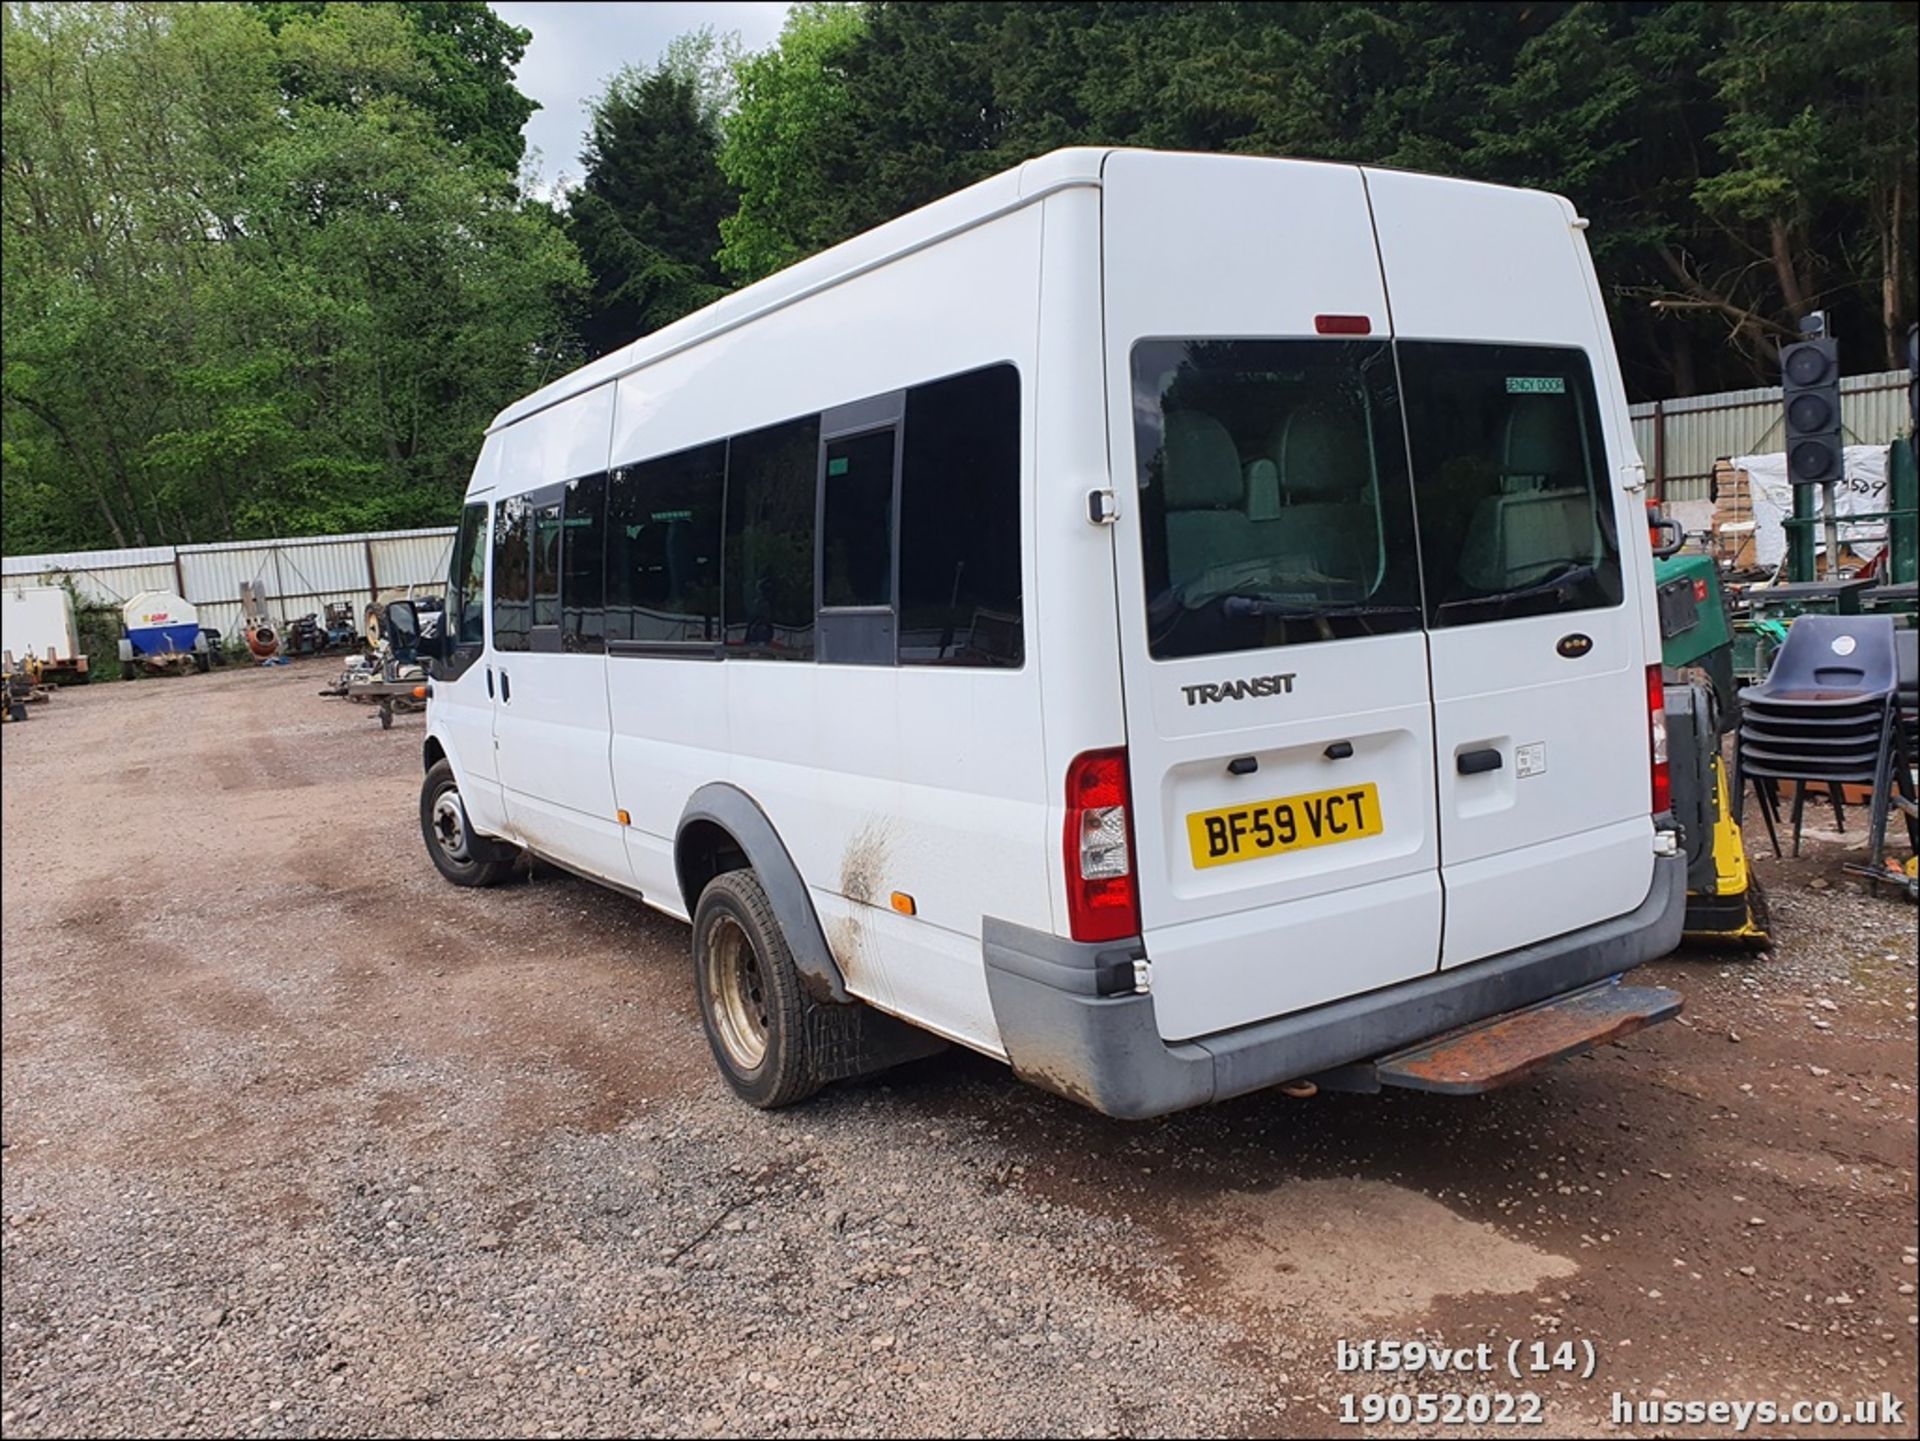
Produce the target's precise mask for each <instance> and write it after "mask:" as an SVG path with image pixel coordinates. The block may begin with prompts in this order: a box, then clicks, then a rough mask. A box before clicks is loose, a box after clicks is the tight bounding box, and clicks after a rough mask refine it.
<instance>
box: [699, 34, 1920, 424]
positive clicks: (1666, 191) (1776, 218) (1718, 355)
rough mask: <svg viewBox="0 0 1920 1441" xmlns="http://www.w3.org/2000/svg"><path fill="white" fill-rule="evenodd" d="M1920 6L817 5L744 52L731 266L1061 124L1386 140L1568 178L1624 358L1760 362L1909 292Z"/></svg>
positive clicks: (1265, 138) (1021, 153) (1851, 357)
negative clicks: (1818, 318) (1801, 328)
mask: <svg viewBox="0 0 1920 1441" xmlns="http://www.w3.org/2000/svg"><path fill="white" fill-rule="evenodd" d="M1916 13H1920V12H1917V8H1916V6H1915V5H1914V4H1913V3H1911V0H1900V3H1890V4H1874V3H1861V0H1848V3H1831V4H1814V3H1789V4H1761V3H1744V0H1742V3H1732V4H1725V3H1716V0H1680V3H1671V4H1643V3H1632V4H1598V3H1581V4H1564V3H1563V4H1537V5H1512V4H1499V3H1484V0H1470V3H1406V4H1386V3H1361V4H1335V3H1323V0H1307V3H1301V4H1291V5H1275V4H1249V3H1232V0H1209V3H1176V4H1150V3H1064V4H1006V3H996V0H949V3H943V4H939V5H924V4H901V3H872V4H863V5H857V6H855V5H810V6H797V7H795V9H794V10H793V12H792V14H791V16H790V18H789V21H788V24H787V28H786V30H785V32H784V33H783V34H782V35H781V37H780V39H779V41H778V43H777V44H775V45H774V46H773V47H772V48H770V49H769V50H767V51H764V52H762V53H760V54H757V55H750V56H748V57H746V58H745V59H743V60H742V61H741V62H740V64H739V65H738V66H737V67H736V77H737V81H738V97H737V102H736V103H737V107H738V108H737V110H736V111H735V113H734V114H733V115H732V116H730V117H729V118H728V121H727V124H726V141H725V145H724V147H723V150H722V153H721V165H722V168H723V169H724V170H725V171H726V174H727V176H728V178H729V179H730V180H731V181H732V182H733V184H734V186H735V187H736V189H737V190H738V191H739V197H740V200H739V208H738V210H737V211H736V212H735V214H734V215H732V216H731V217H729V218H728V219H726V220H724V221H722V222H721V225H720V234H721V236H722V238H723V240H724V245H723V247H722V249H721V256H720V258H721V263H722V265H723V266H724V267H725V268H726V271H727V273H728V274H729V275H731V276H733V277H735V278H736V279H738V280H742V281H745V280H754V279H758V278H759V277H761V276H764V275H767V274H770V273H771V272H773V271H774V270H777V269H779V268H781V267H783V266H785V265H789V264H791V263H792V262H793V261H795V260H798V259H800V258H802V257H804V256H806V255H810V254H812V253H814V252H815V251H817V250H819V249H821V248H823V247H825V246H827V245H831V244H834V243H836V242H837V241H840V240H843V239H845V238H847V237H848V236H850V235H853V234H856V233H857V232H859V231H861V230H863V229H866V228H868V227H870V226H872V225H875V224H878V223H880V222H882V221H884V220H886V219H889V218H891V217H892V216H895V215H898V214H900V213H902V212H903V211H906V210H908V209H911V208H913V207H914V206H917V205H922V204H925V203H926V202H928V201H930V200H933V199H936V198H938V197H939V196H941V195H943V194H946V193H948V192H950V191H952V190H955V189H958V188H959V187H961V186H963V185H966V184H969V183H971V182H972V181H975V180H978V179H980V178H982V177H983V176H986V175H990V174H992V173H994V172H996V171H998V170H1001V169H1004V168H1006V167H1007V166H1010V165H1013V164H1016V163H1018V162H1019V161H1021V160H1024V159H1027V158H1030V157H1031V156H1034V155H1038V154H1042V153H1044V152H1045V151H1047V150H1050V149H1053V148H1056V147H1058V146H1062V145H1073V144H1093V145H1144V146H1154V147H1160V148H1168V149H1190V150H1203V151H1233V152H1245V153H1255V154H1270V155H1289V156H1297V157H1302V158H1318V159H1328V160H1340V161H1351V162H1359V163H1367V164H1377V165H1392V166H1400V167H1405V168H1410V169H1420V170H1428V171H1434V172H1437V173H1440V174H1448V175H1460V176H1465V177H1469V178H1476V179H1485V180H1491V181H1496V182H1500V183H1506V184H1520V185H1530V186H1539V187H1543V188H1546V189H1550V190H1555V191H1559V192H1561V193H1564V194H1566V195H1568V196H1569V197H1571V198H1572V199H1573V200H1574V201H1575V203H1576V204H1577V205H1579V206H1580V208H1581V210H1582V212H1583V213H1584V214H1586V215H1588V216H1590V217H1591V218H1592V220H1593V227H1592V230H1591V231H1590V232H1589V238H1590V241H1591V243H1592V245H1593V249H1594V253H1595V258H1596V263H1597V264H1598V267H1599V269H1600V272H1601V277H1602V282H1603V284H1604V285H1605V286H1606V289H1607V298H1608V301H1609V305H1610V307H1611V309H1612V313H1613V320H1614V327H1615V331H1616V334H1617V336H1618V339H1619V345H1620V350H1621V355H1622V362H1623V365H1624V367H1625V369H1626V371H1627V375H1628V381H1629V385H1630V386H1631V387H1632V388H1633V389H1634V390H1635V391H1636V392H1638V393H1646V394H1656V395H1674V394H1687V393H1691V392H1693V391H1695V390H1698V389H1711V388H1714V387H1716V386H1738V385H1752V384H1762V383H1767V382H1768V381H1770V380H1773V379H1775V378H1776V376H1775V374H1774V371H1773V366H1774V363H1775V361H1776V358H1777V347H1778V342H1779V340H1780V338H1781V337H1783V336H1785V335H1790V334H1792V333H1793V332H1794V330H1795V328H1796V325H1797V320H1798V316H1799V314H1800V313H1801V312H1802V311H1804V310H1805V309H1809V308H1814V307H1825V308H1827V309H1829V310H1831V311H1832V312H1833V313H1834V319H1835V324H1836V328H1837V329H1838V330H1839V332H1840V333H1841V334H1842V335H1843V336H1845V337H1846V338H1847V340H1848V345H1847V347H1846V350H1845V352H1844V353H1845V355H1846V357H1847V360H1848V363H1849V368H1850V369H1856V370H1857V369H1873V368H1878V367H1879V366H1881V365H1891V364H1895V363H1897V359H1896V354H1895V350H1896V346H1897V343H1898V340H1899V337H1900V336H1901V335H1903V334H1904V332H1905V327H1906V323H1907V321H1908V320H1909V319H1910V318H1911V317H1912V314H1913V309H1914V280H1913V268H1912V266H1913V262H1912V255H1913V251H1914V248H1915V189H1916V186H1915V182H1914V157H1915V142H1914V136H1915V133H1916V130H1917V129H1920V110H1917V108H1916V103H1915V75H1916V73H1920V64H1917V63H1916V62H1917V61H1920V55H1917V54H1916Z"/></svg>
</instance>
